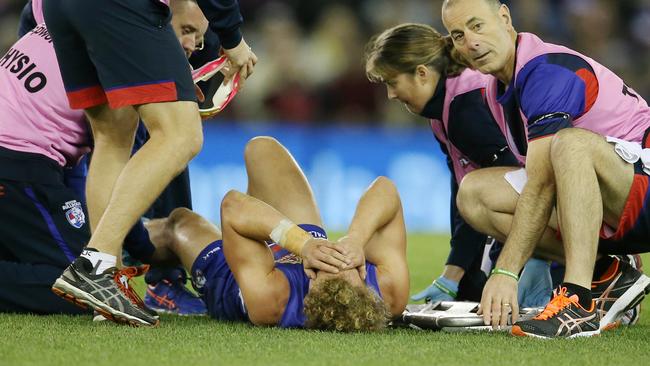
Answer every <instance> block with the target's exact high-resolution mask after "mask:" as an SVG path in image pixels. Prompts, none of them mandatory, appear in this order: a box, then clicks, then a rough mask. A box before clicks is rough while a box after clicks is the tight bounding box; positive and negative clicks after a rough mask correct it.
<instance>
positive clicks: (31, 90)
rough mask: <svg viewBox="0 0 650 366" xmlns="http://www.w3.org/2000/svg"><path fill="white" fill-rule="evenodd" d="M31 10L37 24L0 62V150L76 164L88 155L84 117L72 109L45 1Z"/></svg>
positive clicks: (88, 143) (64, 163)
mask: <svg viewBox="0 0 650 366" xmlns="http://www.w3.org/2000/svg"><path fill="white" fill-rule="evenodd" d="M32 9H33V11H34V18H35V19H36V22H37V23H39V24H38V26H36V28H34V29H33V30H32V31H30V32H29V33H27V34H26V35H25V36H24V37H23V38H21V39H20V40H19V41H18V42H16V43H15V44H14V45H13V47H11V48H10V49H9V51H8V52H7V53H6V54H5V55H4V56H2V57H1V58H0V86H2V87H0V146H2V147H4V148H7V149H10V150H14V151H20V152H29V153H37V154H41V155H45V156H46V157H48V158H50V159H52V160H55V161H56V162H57V163H59V165H61V166H72V165H75V164H76V163H77V161H78V160H79V158H80V157H81V156H82V155H83V154H85V153H87V152H89V151H90V147H89V145H90V138H89V132H88V127H87V123H86V119H85V117H84V114H83V111H74V110H71V109H70V107H69V104H68V99H67V97H66V94H65V89H64V87H63V81H62V79H61V74H60V71H59V64H58V62H57V59H56V55H55V53H54V47H53V46H52V39H51V38H50V35H49V33H48V31H47V28H46V27H45V24H44V23H43V12H42V0H34V1H33V3H32Z"/></svg>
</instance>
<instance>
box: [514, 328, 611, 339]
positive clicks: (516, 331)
mask: <svg viewBox="0 0 650 366" xmlns="http://www.w3.org/2000/svg"><path fill="white" fill-rule="evenodd" d="M510 333H511V334H512V335H514V336H518V337H530V338H537V339H556V338H566V339H571V338H581V337H593V336H599V335H600V329H599V330H594V331H591V332H579V333H576V334H572V335H570V336H568V337H544V336H541V335H539V334H533V333H528V332H524V331H523V330H522V329H521V328H520V327H519V326H518V325H513V326H512V329H511V331H510Z"/></svg>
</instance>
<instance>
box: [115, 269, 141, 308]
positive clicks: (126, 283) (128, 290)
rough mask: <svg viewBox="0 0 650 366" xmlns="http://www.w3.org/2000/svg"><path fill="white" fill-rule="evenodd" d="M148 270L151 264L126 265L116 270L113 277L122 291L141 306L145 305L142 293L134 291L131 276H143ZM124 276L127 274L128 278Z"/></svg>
mask: <svg viewBox="0 0 650 366" xmlns="http://www.w3.org/2000/svg"><path fill="white" fill-rule="evenodd" d="M148 270H149V265H147V264H145V265H142V266H139V267H126V268H122V269H120V270H118V271H117V272H115V275H114V277H113V278H114V279H115V283H116V284H117V287H119V289H120V291H122V293H124V294H125V295H126V296H127V297H128V298H129V300H131V302H132V303H133V304H135V305H137V306H139V307H141V308H144V307H145V305H144V301H142V298H140V295H138V293H137V292H135V291H133V287H131V285H130V281H131V278H133V277H138V276H142V275H143V274H145V273H147V271H148ZM124 276H126V280H124Z"/></svg>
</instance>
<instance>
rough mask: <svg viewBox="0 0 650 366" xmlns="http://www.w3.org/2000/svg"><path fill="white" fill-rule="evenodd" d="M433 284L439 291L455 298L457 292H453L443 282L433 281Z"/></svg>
mask: <svg viewBox="0 0 650 366" xmlns="http://www.w3.org/2000/svg"><path fill="white" fill-rule="evenodd" d="M433 285H434V286H436V287H437V288H438V289H439V290H440V291H442V292H444V293H445V294H447V295H449V296H451V297H453V298H454V299H455V298H456V296H457V295H458V294H457V293H455V292H454V291H452V290H450V289H448V288H447V287H445V286H444V285H443V284H441V283H438V281H433Z"/></svg>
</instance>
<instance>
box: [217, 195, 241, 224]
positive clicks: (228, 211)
mask: <svg viewBox="0 0 650 366" xmlns="http://www.w3.org/2000/svg"><path fill="white" fill-rule="evenodd" d="M243 198H244V194H243V193H241V192H239V191H236V190H234V189H231V190H230V191H228V193H226V195H225V196H224V197H223V199H222V200H221V224H222V226H227V225H231V224H232V223H233V221H235V220H236V219H237V218H239V217H243V216H245V215H244V214H242V212H241V211H240V208H241V201H242V199H243Z"/></svg>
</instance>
